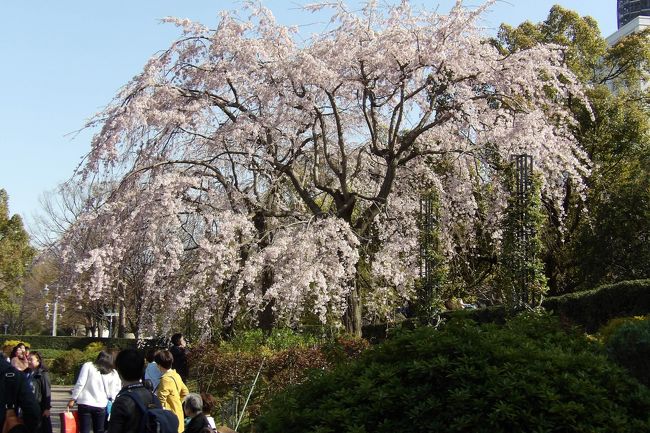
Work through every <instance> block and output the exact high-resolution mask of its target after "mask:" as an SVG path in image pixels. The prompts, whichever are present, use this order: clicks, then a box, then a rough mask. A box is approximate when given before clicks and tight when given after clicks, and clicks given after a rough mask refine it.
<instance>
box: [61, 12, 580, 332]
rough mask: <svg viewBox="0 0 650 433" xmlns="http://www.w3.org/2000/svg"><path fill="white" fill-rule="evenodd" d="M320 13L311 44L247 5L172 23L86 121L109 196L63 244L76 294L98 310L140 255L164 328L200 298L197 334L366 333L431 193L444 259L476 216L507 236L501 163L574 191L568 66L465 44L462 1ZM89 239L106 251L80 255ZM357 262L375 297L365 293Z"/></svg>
mask: <svg viewBox="0 0 650 433" xmlns="http://www.w3.org/2000/svg"><path fill="white" fill-rule="evenodd" d="M488 3H491V2H488ZM322 7H325V6H313V7H311V8H312V9H313V10H318V9H320V8H322ZM329 7H333V9H332V23H331V24H330V26H329V27H328V29H327V30H325V31H323V32H321V33H317V34H314V35H313V36H312V37H311V38H310V39H309V40H307V41H300V39H299V37H297V36H296V35H295V33H294V30H293V29H291V28H286V27H283V26H280V25H278V24H277V23H276V22H275V20H274V18H273V16H272V15H271V13H270V12H269V11H268V10H266V9H263V8H260V7H258V6H252V7H250V8H248V9H246V10H247V11H248V12H250V15H249V16H248V17H243V18H242V17H241V16H239V15H238V14H237V13H234V12H232V13H224V14H222V16H221V19H220V21H219V22H218V23H217V26H216V28H215V30H210V29H208V28H207V27H204V26H202V25H200V24H197V23H194V22H189V21H187V20H178V19H170V21H171V22H173V23H175V24H177V25H179V26H180V27H181V28H182V30H183V32H184V35H183V37H182V38H181V39H179V40H178V41H176V42H175V43H174V44H173V45H172V46H171V47H170V48H169V49H168V50H166V51H164V52H163V53H161V54H160V55H157V56H155V57H153V58H152V59H151V60H150V61H149V62H148V63H147V64H146V66H145V68H144V70H143V72H142V73H141V74H139V75H137V76H136V77H135V78H134V79H133V80H132V81H131V82H129V83H128V84H127V85H126V86H125V87H124V88H123V89H122V90H121V91H120V93H119V94H118V95H117V97H116V99H115V101H114V103H113V104H111V105H109V106H108V107H107V108H106V109H105V110H104V111H103V112H102V113H100V114H99V115H98V116H97V118H96V119H95V121H93V122H92V123H91V125H97V126H99V127H100V132H99V133H98V134H97V135H96V136H95V138H94V139H93V142H92V150H91V152H90V154H89V157H88V164H87V166H86V167H85V169H84V173H85V174H86V175H87V176H90V175H93V176H97V175H99V177H101V176H102V175H106V174H108V175H110V176H117V177H118V178H119V179H120V181H119V184H118V185H117V187H116V188H115V190H114V191H113V192H112V194H110V196H109V197H108V199H107V200H106V202H105V203H104V204H103V205H102V206H101V207H99V208H98V209H95V210H93V211H92V212H88V213H86V214H85V215H83V216H81V217H80V218H79V219H78V220H77V222H76V223H75V225H74V227H73V228H72V230H71V231H70V233H69V235H68V236H67V238H66V240H65V244H66V245H67V251H69V253H68V255H67V256H66V260H67V261H68V263H70V264H71V266H74V267H75V269H76V270H77V271H78V273H77V276H76V281H75V286H74V287H75V290H77V291H78V292H80V293H87V295H88V296H89V297H91V298H93V299H99V298H102V297H106V296H108V294H109V293H111V292H114V291H115V290H117V287H118V286H119V284H120V281H122V272H123V267H122V263H124V261H125V259H127V257H129V256H130V255H132V254H144V253H146V254H147V257H149V262H148V264H147V266H146V270H145V271H144V278H142V280H141V284H142V290H143V291H142V296H141V299H148V300H152V301H153V302H155V303H157V304H160V305H165V307H166V308H167V310H168V314H169V315H171V316H174V315H177V314H178V312H179V311H182V310H183V309H187V308H188V306H189V305H190V303H192V301H194V300H200V304H199V305H196V304H193V309H194V311H193V313H194V314H195V317H196V318H197V319H198V320H199V322H202V323H206V324H207V323H209V320H208V318H214V317H217V318H218V320H220V321H221V323H222V324H226V323H232V321H233V320H235V319H237V318H238V317H239V318H241V317H249V318H253V319H255V318H256V314H257V313H256V312H261V314H260V316H257V317H259V318H263V317H272V318H273V319H274V320H283V321H296V320H300V318H302V317H304V316H305V315H309V314H316V315H317V316H318V317H319V318H320V320H322V321H334V322H338V321H339V320H340V318H341V317H343V321H344V323H345V324H346V326H347V328H348V329H349V330H350V331H354V332H357V333H358V332H360V325H361V321H362V317H363V316H362V314H363V313H364V312H366V313H368V314H371V315H372V314H376V313H377V312H381V311H390V310H391V309H392V308H391V306H394V305H400V304H403V303H404V302H406V301H408V300H409V299H412V298H413V297H414V296H415V289H414V282H415V280H416V278H417V277H418V260H417V257H418V254H417V251H418V236H419V233H418V228H417V214H418V208H419V199H420V196H421V194H422V193H423V192H425V191H431V190H432V189H433V190H435V192H436V194H437V196H438V197H439V198H440V223H441V224H440V227H441V231H440V236H441V239H440V242H441V246H442V250H443V251H444V252H445V254H446V256H447V259H448V260H452V259H453V257H454V256H455V255H456V254H457V253H458V251H461V250H463V249H464V248H467V247H468V246H471V245H473V244H475V243H476V239H475V236H474V234H475V230H474V229H473V227H474V226H475V224H476V221H477V214H479V206H483V209H482V211H481V218H482V220H483V223H486V224H488V225H490V224H491V225H492V226H497V227H498V222H499V221H500V220H501V219H502V217H503V211H504V208H505V204H506V195H507V194H506V192H505V186H504V183H503V181H502V180H503V179H502V172H503V164H502V161H508V160H509V158H510V155H512V154H520V153H528V154H532V155H534V157H535V161H536V163H537V168H538V172H539V176H540V179H541V189H542V191H543V192H544V193H545V195H546V196H547V197H548V198H549V199H550V200H552V201H555V202H559V201H560V200H561V198H562V194H561V193H562V191H563V187H564V185H565V183H566V176H567V175H569V176H570V177H571V178H572V179H575V180H576V184H575V185H576V186H577V188H578V189H580V188H581V185H582V178H583V176H584V175H585V174H586V172H587V163H586V155H585V154H584V153H583V152H582V151H581V150H580V149H579V148H578V147H577V145H576V142H575V140H574V138H573V136H572V135H571V134H570V133H569V131H570V123H571V121H572V120H571V116H570V113H569V112H568V111H567V109H566V104H562V103H561V102H562V101H566V100H569V99H571V100H574V101H577V100H580V99H581V98H582V93H581V89H580V87H579V86H578V81H577V79H576V78H575V77H574V75H573V74H572V73H571V71H570V70H568V69H567V68H566V67H565V65H564V63H563V59H562V56H561V52H560V51H558V50H557V49H555V48H553V47H550V46H543V45H536V46H534V47H531V48H530V49H526V50H520V51H518V52H515V53H513V54H511V55H509V56H503V55H502V53H500V52H499V51H498V50H497V49H495V48H494V46H492V45H491V44H489V43H485V42H486V41H485V36H484V35H483V34H481V32H480V30H479V29H478V28H477V27H476V26H475V22H476V20H477V19H478V18H479V17H480V14H481V13H482V12H483V11H484V9H485V7H481V8H478V9H476V10H473V11H470V10H468V9H465V8H464V7H463V5H462V3H461V2H457V4H456V6H455V7H454V8H453V9H452V10H451V11H450V12H449V14H448V15H440V14H437V13H435V12H430V11H427V10H414V9H413V8H411V6H410V5H409V3H408V2H401V3H400V4H399V5H397V6H387V7H386V8H379V7H377V6H376V5H375V4H374V3H372V2H371V3H369V4H368V5H367V6H366V7H364V8H363V9H362V10H361V11H360V12H350V11H349V10H348V9H347V8H346V7H345V6H344V5H342V4H337V5H334V6H329ZM434 168H435V170H434ZM486 185H489V188H486ZM480 188H484V189H485V190H489V191H490V195H489V198H488V199H486V198H485V197H484V198H483V201H481V202H480V203H479V201H480V200H479V198H478V197H477V196H476V195H475V194H474V192H475V191H476V190H477V189H480ZM84 232H87V233H90V232H92V233H93V235H94V236H96V237H97V238H96V240H97V242H96V244H95V246H94V247H92V248H86V249H83V250H81V251H78V250H76V249H75V245H78V243H77V242H76V241H75V239H78V236H79V235H78V234H79V233H84ZM75 233H76V234H75ZM459 234H460V235H459ZM489 236H490V237H491V239H492V242H493V243H494V244H496V245H498V244H499V242H500V237H501V233H500V231H499V230H496V231H493V232H491V233H490V234H489ZM136 252H137V253H136ZM361 263H362V264H365V265H364V266H366V265H367V269H369V270H370V272H371V277H372V280H373V281H375V282H378V283H379V284H373V285H372V287H370V288H362V287H360V286H359V284H358V281H359V278H358V276H359V273H360V268H359V264H361ZM150 325H151V324H150Z"/></svg>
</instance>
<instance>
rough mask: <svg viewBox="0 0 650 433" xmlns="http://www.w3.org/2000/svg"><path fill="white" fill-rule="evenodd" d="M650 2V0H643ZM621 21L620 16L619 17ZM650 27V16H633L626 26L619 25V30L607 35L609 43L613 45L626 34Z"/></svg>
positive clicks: (620, 0) (619, 2)
mask: <svg viewBox="0 0 650 433" xmlns="http://www.w3.org/2000/svg"><path fill="white" fill-rule="evenodd" d="M622 1H623V0H619V1H618V4H619V5H620V4H621V2H622ZM643 1H644V2H645V1H648V2H650V0H643ZM619 22H620V18H619ZM648 27H650V16H645V15H638V16H636V17H634V18H632V19H631V20H630V21H628V22H626V23H625V25H624V26H622V27H619V29H618V30H617V31H615V32H614V33H612V34H611V35H610V36H608V37H607V44H608V45H609V46H610V47H611V46H612V45H614V44H616V42H618V41H620V40H621V39H623V38H624V37H625V36H627V35H630V34H632V33H636V32H640V31H641V30H644V29H646V28H648Z"/></svg>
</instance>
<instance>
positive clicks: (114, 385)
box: [110, 370, 122, 401]
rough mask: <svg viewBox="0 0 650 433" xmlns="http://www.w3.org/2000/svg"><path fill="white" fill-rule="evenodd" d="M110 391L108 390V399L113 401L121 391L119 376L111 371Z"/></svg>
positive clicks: (115, 371)
mask: <svg viewBox="0 0 650 433" xmlns="http://www.w3.org/2000/svg"><path fill="white" fill-rule="evenodd" d="M111 376H112V377H111V390H110V397H111V398H112V399H113V401H115V399H116V398H117V394H119V393H120V390H121V389H122V379H120V375H119V374H118V373H117V370H113V371H112V372H111Z"/></svg>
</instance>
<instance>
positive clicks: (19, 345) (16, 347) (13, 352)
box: [9, 343, 27, 359]
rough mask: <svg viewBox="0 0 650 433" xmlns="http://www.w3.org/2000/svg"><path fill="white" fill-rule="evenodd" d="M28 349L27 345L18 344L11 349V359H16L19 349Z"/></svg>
mask: <svg viewBox="0 0 650 433" xmlns="http://www.w3.org/2000/svg"><path fill="white" fill-rule="evenodd" d="M21 347H22V348H23V349H27V346H25V343H18V344H16V345H15V346H14V348H13V349H11V355H9V359H11V358H15V357H16V352H18V349H20V348H21Z"/></svg>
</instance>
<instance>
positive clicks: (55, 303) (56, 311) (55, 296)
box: [52, 295, 59, 337]
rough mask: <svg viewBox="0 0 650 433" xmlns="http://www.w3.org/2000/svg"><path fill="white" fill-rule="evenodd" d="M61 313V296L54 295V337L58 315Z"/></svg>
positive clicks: (53, 335)
mask: <svg viewBox="0 0 650 433" xmlns="http://www.w3.org/2000/svg"><path fill="white" fill-rule="evenodd" d="M58 314H59V297H58V296H57V295H54V314H53V315H52V337H56V316H57V315H58Z"/></svg>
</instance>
